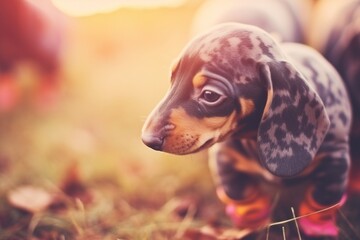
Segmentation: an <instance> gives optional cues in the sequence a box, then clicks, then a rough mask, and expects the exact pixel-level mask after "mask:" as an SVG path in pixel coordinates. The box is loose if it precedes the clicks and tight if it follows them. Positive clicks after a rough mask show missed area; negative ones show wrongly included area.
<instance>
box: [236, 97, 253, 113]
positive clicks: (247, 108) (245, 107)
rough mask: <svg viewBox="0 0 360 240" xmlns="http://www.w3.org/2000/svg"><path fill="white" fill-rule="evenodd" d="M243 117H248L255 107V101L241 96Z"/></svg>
mask: <svg viewBox="0 0 360 240" xmlns="http://www.w3.org/2000/svg"><path fill="white" fill-rule="evenodd" d="M240 105H241V117H246V116H248V115H249V114H251V113H252V112H253V111H254V109H255V104H254V101H253V100H251V99H245V98H240Z"/></svg>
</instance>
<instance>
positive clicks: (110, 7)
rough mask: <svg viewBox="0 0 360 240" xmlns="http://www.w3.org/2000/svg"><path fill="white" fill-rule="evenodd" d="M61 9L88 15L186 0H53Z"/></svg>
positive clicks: (178, 2) (173, 4)
mask: <svg viewBox="0 0 360 240" xmlns="http://www.w3.org/2000/svg"><path fill="white" fill-rule="evenodd" d="M51 1H52V2H53V4H54V5H55V6H57V7H58V8H59V9H60V10H61V11H63V12H65V13H66V14H69V15H72V16H87V15H92V14H97V13H105V12H111V11H114V10H116V9H118V8H121V7H132V8H148V7H161V6H170V7H175V6H179V5H180V4H182V3H184V2H185V0H103V1H98V0H76V1H73V0H51Z"/></svg>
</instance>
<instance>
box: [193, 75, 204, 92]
mask: <svg viewBox="0 0 360 240" xmlns="http://www.w3.org/2000/svg"><path fill="white" fill-rule="evenodd" d="M206 80H207V78H206V77H205V76H204V75H202V73H201V72H199V73H197V74H196V75H195V76H194V77H193V80H192V83H193V86H194V88H195V89H196V88H201V87H202V86H204V85H205V83H206Z"/></svg>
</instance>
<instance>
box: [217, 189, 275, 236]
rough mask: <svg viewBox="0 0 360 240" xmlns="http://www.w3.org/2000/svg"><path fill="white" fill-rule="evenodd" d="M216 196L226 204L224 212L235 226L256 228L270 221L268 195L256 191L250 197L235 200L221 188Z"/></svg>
mask: <svg viewBox="0 0 360 240" xmlns="http://www.w3.org/2000/svg"><path fill="white" fill-rule="evenodd" d="M218 196H219V197H220V199H221V200H222V201H223V202H224V203H225V204H226V214H227V215H228V216H229V217H230V219H231V220H232V222H233V224H234V225H235V226H236V227H237V228H241V229H251V230H256V229H259V228H262V227H265V226H266V225H267V224H269V223H270V214H271V207H270V206H271V201H270V198H269V196H267V195H265V194H261V193H260V192H256V193H255V194H252V195H251V197H248V198H246V199H243V200H241V201H239V200H237V201H236V200H232V199H230V198H229V197H227V196H226V194H225V192H224V191H223V190H222V189H221V188H219V189H218Z"/></svg>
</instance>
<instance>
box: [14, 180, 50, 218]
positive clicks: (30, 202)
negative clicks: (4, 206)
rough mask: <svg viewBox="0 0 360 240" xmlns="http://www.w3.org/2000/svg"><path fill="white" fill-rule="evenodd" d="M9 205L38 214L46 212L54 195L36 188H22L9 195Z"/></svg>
mask: <svg viewBox="0 0 360 240" xmlns="http://www.w3.org/2000/svg"><path fill="white" fill-rule="evenodd" d="M7 199H8V201H9V203H10V204H11V205H12V206H14V207H16V208H20V209H22V210H26V211H28V212H31V213H37V212H41V211H43V210H45V209H46V208H47V207H48V206H49V205H50V204H51V202H52V200H53V194H51V193H49V192H48V191H46V190H44V189H43V188H40V187H36V186H30V185H28V186H21V187H18V188H15V189H14V190H12V191H10V192H9V193H8V195H7Z"/></svg>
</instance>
